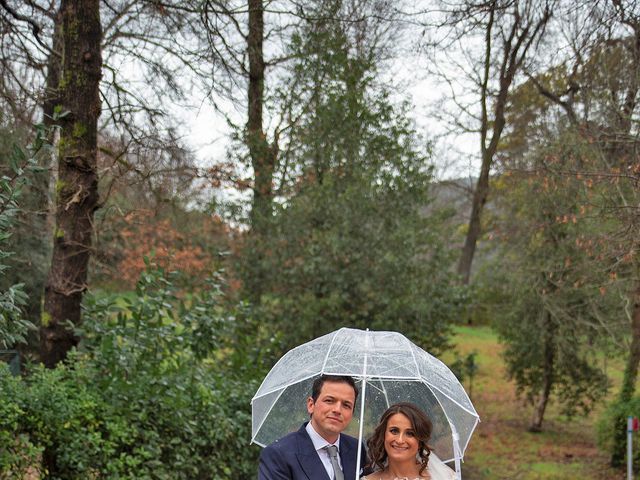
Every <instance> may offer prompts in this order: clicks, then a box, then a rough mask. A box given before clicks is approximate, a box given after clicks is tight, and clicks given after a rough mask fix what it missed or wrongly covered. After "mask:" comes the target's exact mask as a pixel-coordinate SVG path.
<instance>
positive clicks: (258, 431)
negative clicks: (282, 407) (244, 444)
mask: <svg viewBox="0 0 640 480" xmlns="http://www.w3.org/2000/svg"><path fill="white" fill-rule="evenodd" d="M285 390H286V389H285V388H283V389H281V390H280V392H279V393H278V396H277V397H276V399H275V401H274V402H273V403H272V404H271V408H270V409H269V411H271V409H272V408H273V406H274V405H275V404H276V403H278V400H280V397H281V396H282V394H283V393H284V391H285ZM251 403H253V400H252V401H251ZM268 416H269V413H268V412H267V415H265V416H264V418H263V419H262V421H261V422H260V425H259V426H258V428H257V429H256V433H255V435H254V436H253V437H252V438H251V442H253V441H254V440H255V439H256V437H257V436H258V433H260V429H261V428H262V425H264V421H265V420H266V419H267V417H268Z"/></svg>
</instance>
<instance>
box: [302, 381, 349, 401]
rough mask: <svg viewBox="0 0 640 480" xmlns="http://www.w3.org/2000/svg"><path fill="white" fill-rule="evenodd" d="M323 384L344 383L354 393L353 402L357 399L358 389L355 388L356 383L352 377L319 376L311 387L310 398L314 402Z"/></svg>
mask: <svg viewBox="0 0 640 480" xmlns="http://www.w3.org/2000/svg"><path fill="white" fill-rule="evenodd" d="M324 382H334V383H346V384H347V385H349V386H351V388H353V391H354V392H356V397H355V400H357V399H358V393H359V392H358V387H356V382H355V380H354V379H353V377H349V376H348V375H320V376H319V377H318V378H316V379H315V380H314V381H313V387H311V398H312V399H313V401H314V402H315V401H316V400H318V397H319V396H320V390H322V385H324Z"/></svg>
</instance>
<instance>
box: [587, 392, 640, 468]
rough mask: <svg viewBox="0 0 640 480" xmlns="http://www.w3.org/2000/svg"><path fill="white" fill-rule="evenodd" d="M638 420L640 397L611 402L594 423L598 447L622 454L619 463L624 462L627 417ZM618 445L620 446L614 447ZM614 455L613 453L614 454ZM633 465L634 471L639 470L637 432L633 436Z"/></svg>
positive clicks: (639, 454) (639, 445)
mask: <svg viewBox="0 0 640 480" xmlns="http://www.w3.org/2000/svg"><path fill="white" fill-rule="evenodd" d="M629 416H631V417H636V418H640V396H634V397H632V398H631V399H630V400H629V401H626V402H625V401H620V400H616V401H613V402H611V403H610V404H609V405H608V406H607V408H606V410H604V412H603V413H602V414H601V415H600V417H599V418H598V421H597V423H596V433H597V440H598V447H600V448H601V449H602V450H603V451H605V452H617V451H622V452H624V455H623V458H621V459H620V460H622V461H620V462H619V463H620V465H619V466H621V465H622V464H623V463H625V461H624V460H623V459H624V458H626V452H627V433H626V432H627V417H629ZM616 443H620V445H616ZM614 454H615V453H614ZM633 464H634V470H637V469H638V468H640V441H639V439H638V432H634V434H633Z"/></svg>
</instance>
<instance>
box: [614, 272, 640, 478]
mask: <svg viewBox="0 0 640 480" xmlns="http://www.w3.org/2000/svg"><path fill="white" fill-rule="evenodd" d="M639 365H640V283H639V284H637V285H636V289H635V293H634V295H633V316H632V317H631V344H630V345H629V356H628V357H627V364H626V366H625V369H624V377H623V379H622V387H621V388H620V394H619V395H618V402H619V403H626V402H628V401H629V400H631V398H632V397H633V394H634V392H635V388H636V380H637V378H638V366H639ZM614 429H615V430H614V432H613V438H614V444H613V451H612V452H611V465H612V466H614V467H621V466H623V465H624V464H625V461H626V455H627V415H626V414H624V415H621V416H620V417H618V418H616V419H614Z"/></svg>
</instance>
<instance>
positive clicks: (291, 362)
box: [252, 328, 479, 480]
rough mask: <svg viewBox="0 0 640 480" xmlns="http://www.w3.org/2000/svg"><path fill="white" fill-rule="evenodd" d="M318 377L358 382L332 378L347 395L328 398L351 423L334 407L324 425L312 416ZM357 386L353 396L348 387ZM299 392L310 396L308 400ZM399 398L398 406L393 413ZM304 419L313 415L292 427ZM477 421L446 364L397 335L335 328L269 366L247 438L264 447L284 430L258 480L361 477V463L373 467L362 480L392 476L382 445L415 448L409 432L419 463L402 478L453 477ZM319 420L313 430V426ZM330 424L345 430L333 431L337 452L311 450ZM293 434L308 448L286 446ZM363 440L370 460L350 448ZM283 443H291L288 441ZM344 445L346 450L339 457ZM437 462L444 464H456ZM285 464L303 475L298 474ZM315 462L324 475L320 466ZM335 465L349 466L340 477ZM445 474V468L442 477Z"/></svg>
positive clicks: (317, 405)
mask: <svg viewBox="0 0 640 480" xmlns="http://www.w3.org/2000/svg"><path fill="white" fill-rule="evenodd" d="M323 376H331V377H333V376H339V377H350V378H351V379H355V385H354V386H355V387H356V388H355V389H354V388H352V386H351V385H349V384H348V382H347V383H344V382H340V381H338V382H333V383H331V385H333V386H334V387H336V388H338V389H340V388H342V389H343V391H342V393H344V394H347V395H346V396H345V395H343V396H340V395H338V394H339V393H340V392H339V391H337V390H336V391H333V390H332V391H331V395H329V397H330V398H329V401H330V402H332V401H339V402H340V405H339V406H340V408H342V407H343V402H344V403H346V406H345V408H346V409H350V410H351V412H350V414H347V416H348V418H349V419H351V417H353V419H354V421H353V422H351V423H349V421H348V420H347V421H346V422H343V421H342V420H340V419H339V418H342V417H341V415H338V414H336V413H335V412H338V411H339V410H335V407H334V413H332V414H329V415H328V416H329V417H330V419H327V422H328V423H321V422H320V421H314V419H315V418H316V417H317V418H321V415H322V414H321V412H322V408H324V404H322V403H321V402H322V401H321V398H322V397H321V396H320V391H319V390H322V383H320V389H318V382H319V380H318V379H319V378H323ZM314 382H315V384H316V392H315V393H314V392H313V385H314ZM356 389H357V390H359V392H360V394H359V395H356V394H355V391H356ZM349 395H351V396H349ZM356 396H357V400H356V398H355V397H356ZM314 397H316V398H314ZM304 398H308V399H307V402H306V403H305V402H304V401H303V399H304ZM336 399H337V400H336ZM399 402H402V403H401V405H402V408H403V410H397V409H396V410H394V408H396V407H397V405H396V404H398V403H399ZM390 407H391V409H390ZM383 413H384V414H385V416H384V417H383V418H382V421H381V417H382V416H383ZM425 414H426V415H425ZM309 418H311V422H309V423H307V424H305V425H304V426H303V427H302V428H300V430H297V429H298V428H299V427H300V424H301V423H302V422H304V421H305V420H307V421H308V420H309ZM478 421H479V418H478V414H477V413H476V411H475V409H474V407H473V405H472V404H471V401H470V400H469V397H468V396H467V394H466V392H465V391H464V389H463V387H462V385H460V383H459V381H458V380H457V379H456V377H455V375H453V373H452V372H451V371H450V370H449V369H448V368H447V366H446V365H444V364H443V363H442V362H441V361H439V360H438V359H436V358H435V357H433V356H431V355H430V354H428V353H427V352H425V351H424V350H422V349H421V348H419V347H417V346H416V345H415V344H413V343H412V342H410V341H409V340H408V339H407V338H406V337H404V336H403V335H401V334H399V333H396V332H372V331H369V330H366V331H363V330H356V329H349V328H342V329H340V330H337V331H335V332H332V333H330V334H328V335H324V336H323V337H319V338H317V339H315V340H312V341H311V342H308V343H305V344H303V345H300V346H298V347H296V348H294V349H293V350H291V351H289V352H288V353H287V354H286V355H284V356H283V357H282V358H281V359H280V360H279V361H278V363H277V364H276V365H275V366H274V367H273V368H272V369H271V371H270V372H269V374H268V375H267V376H266V377H265V379H264V381H263V382H262V385H261V386H260V388H259V389H258V391H257V392H256V395H255V396H254V398H253V400H252V441H253V442H254V443H257V444H259V445H261V446H266V445H270V444H273V443H274V442H276V440H279V439H281V438H282V437H283V436H284V438H282V440H280V441H278V442H276V443H275V444H274V445H271V446H270V447H268V448H267V449H265V451H263V455H262V459H261V466H260V474H259V475H260V477H259V478H260V480H273V479H278V480H280V479H282V480H284V479H289V478H290V479H298V478H302V479H310V480H316V479H317V480H323V479H324V480H326V479H333V478H336V479H337V480H341V479H342V478H344V479H345V480H349V479H356V478H359V476H360V474H361V473H362V472H363V467H364V466H367V467H368V468H369V469H373V471H374V473H372V474H371V475H370V476H369V477H367V478H368V480H393V479H394V477H393V476H390V475H391V473H392V472H391V471H390V466H393V465H394V464H393V462H394V458H395V456H394V452H388V451H387V450H388V449H389V448H390V446H391V445H395V446H396V447H398V451H399V449H400V447H399V445H402V446H403V447H402V448H405V447H407V446H411V448H413V445H414V443H416V442H413V440H414V439H417V440H418V442H417V445H418V446H417V447H416V452H415V453H416V455H415V458H416V462H417V463H416V464H417V465H419V466H420V465H421V464H422V463H424V464H425V468H424V469H419V470H420V471H421V472H422V473H420V472H418V473H419V475H416V476H413V477H410V479H409V480H413V479H414V478H425V479H426V478H432V479H433V480H440V478H446V479H448V478H455V479H457V480H460V479H461V473H460V462H461V460H462V455H463V452H464V450H465V449H466V447H467V444H468V442H469V439H470V437H471V434H472V433H473V430H474V429H475V427H476V425H477V423H478ZM316 426H317V428H318V429H319V430H321V431H320V432H318V431H317V430H316V429H315V428H312V427H316ZM327 426H328V427H331V428H330V429H329V430H335V431H337V432H338V433H340V432H342V431H344V432H345V433H346V434H348V435H339V438H340V440H339V442H340V445H338V446H339V448H340V455H339V458H338V459H336V458H333V460H332V454H331V453H330V452H329V451H328V450H326V451H325V450H320V451H318V452H316V451H315V449H314V446H313V445H320V446H321V445H322V442H323V441H324V443H325V444H327V442H329V443H331V440H332V436H331V435H329V437H330V438H328V439H327V438H324V437H323V436H322V433H326V432H323V429H325V428H327ZM391 427H393V428H391ZM296 430H297V431H296ZM291 432H293V433H291ZM365 432H366V437H365ZM334 433H335V432H334ZM287 434H290V435H287ZM314 434H317V435H318V436H319V437H321V438H320V439H319V438H317V437H315V439H316V440H317V442H313V443H312V440H311V438H312V436H313V435H314ZM285 435H286V436H285ZM297 435H300V436H301V437H300V438H305V442H306V445H307V446H308V447H309V448H308V449H307V450H305V451H301V450H300V449H297V450H296V448H293V447H291V445H293V443H294V442H293V440H292V439H293V438H295V437H296V436H297ZM394 435H396V436H397V438H396V440H394V438H393V437H394ZM336 436H337V435H336ZM350 437H356V438H357V440H355V439H351V438H350ZM300 438H299V439H300ZM322 438H324V440H322ZM364 438H368V439H369V442H368V447H369V452H368V455H369V460H371V461H372V462H371V463H370V465H367V463H368V462H366V457H367V454H366V453H365V451H364V450H363V449H361V448H357V445H361V443H362V440H363V439H364ZM407 439H408V440H409V441H408V442H407ZM283 442H284V443H283ZM352 442H353V443H352ZM427 442H428V446H427ZM289 443H291V445H289V447H291V448H289V447H288V446H287V445H288V444H289ZM351 449H352V450H353V452H352V453H351V454H349V455H346V451H349V450H351ZM390 453H391V454H390ZM395 453H397V452H395ZM429 453H431V454H429ZM285 458H288V459H289V460H285ZM333 461H335V462H336V463H337V464H338V465H337V466H338V467H339V469H340V470H341V471H340V472H337V471H336V470H337V469H336V468H335V467H334V464H333ZM423 461H424V462H423ZM309 462H310V463H309ZM323 462H324V463H323ZM442 462H445V463H448V464H450V465H451V466H452V469H453V471H452V470H451V469H450V468H449V467H447V466H446V465H444V464H442ZM285 463H286V465H285ZM305 463H306V465H307V467H306V470H305V467H303V465H305ZM291 465H295V468H299V469H300V472H298V473H295V472H294V471H293V467H291ZM322 465H324V469H323V470H326V472H323V471H322V470H320V468H321V467H320V466H322ZM427 465H429V468H428V469H427V468H426V466H427ZM395 466H397V465H395ZM318 467H320V468H318ZM438 467H441V468H438ZM342 472H346V473H344V477H343V476H342V475H343V473H342ZM447 473H449V474H450V475H448V476H446V475H447ZM443 475H445V476H443ZM396 476H397V475H396ZM406 476H407V475H404V476H403V477H400V478H404V477H406Z"/></svg>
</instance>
